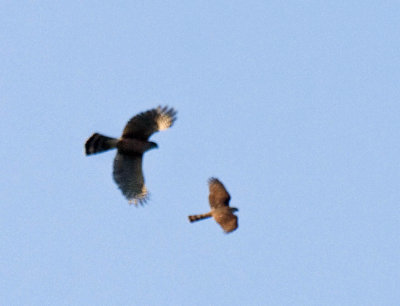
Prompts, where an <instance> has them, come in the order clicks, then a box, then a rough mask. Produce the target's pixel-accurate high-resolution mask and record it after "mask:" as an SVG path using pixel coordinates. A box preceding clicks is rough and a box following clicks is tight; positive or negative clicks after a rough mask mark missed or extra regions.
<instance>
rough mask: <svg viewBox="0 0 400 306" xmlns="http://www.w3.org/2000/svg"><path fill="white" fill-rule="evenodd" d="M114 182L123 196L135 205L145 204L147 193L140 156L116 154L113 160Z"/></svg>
mask: <svg viewBox="0 0 400 306" xmlns="http://www.w3.org/2000/svg"><path fill="white" fill-rule="evenodd" d="M113 176H114V180H115V182H116V183H117V185H118V187H119V189H121V191H122V193H123V194H124V196H125V197H126V198H127V199H128V200H129V201H130V202H134V203H135V204H137V203H138V202H139V204H143V203H145V202H146V199H147V196H148V193H147V189H146V186H145V185H144V177H143V171H142V155H134V156H130V155H125V154H120V153H117V155H116V156H115V159H114V171H113Z"/></svg>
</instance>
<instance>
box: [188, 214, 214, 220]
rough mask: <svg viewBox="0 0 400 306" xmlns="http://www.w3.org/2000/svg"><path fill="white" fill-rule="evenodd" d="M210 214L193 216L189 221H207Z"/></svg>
mask: <svg viewBox="0 0 400 306" xmlns="http://www.w3.org/2000/svg"><path fill="white" fill-rule="evenodd" d="M211 217H212V214H211V212H208V213H206V214H202V215H193V216H189V217H188V218H189V221H190V222H195V221H199V220H203V219H207V218H211Z"/></svg>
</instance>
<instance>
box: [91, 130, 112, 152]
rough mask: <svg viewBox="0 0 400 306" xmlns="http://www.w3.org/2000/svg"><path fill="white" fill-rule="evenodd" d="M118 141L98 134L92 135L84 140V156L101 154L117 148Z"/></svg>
mask: <svg viewBox="0 0 400 306" xmlns="http://www.w3.org/2000/svg"><path fill="white" fill-rule="evenodd" d="M117 142H118V139H117V138H111V137H107V136H104V135H101V134H99V133H94V134H93V135H92V136H90V137H89V139H88V140H86V143H85V153H86V155H91V154H96V153H101V152H104V151H107V150H110V149H113V148H115V147H116V146H117Z"/></svg>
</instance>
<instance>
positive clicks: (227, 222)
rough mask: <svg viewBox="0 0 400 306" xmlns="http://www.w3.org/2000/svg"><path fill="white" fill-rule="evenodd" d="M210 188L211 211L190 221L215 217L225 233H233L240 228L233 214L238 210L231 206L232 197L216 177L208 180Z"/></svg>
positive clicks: (194, 216)
mask: <svg viewBox="0 0 400 306" xmlns="http://www.w3.org/2000/svg"><path fill="white" fill-rule="evenodd" d="M208 186H209V188H210V194H209V195H208V201H209V202H210V207H211V211H210V212H208V213H206V214H201V215H192V216H189V221H190V222H195V221H199V220H203V219H207V218H211V217H213V218H214V220H215V221H217V223H219V225H220V226H221V227H222V229H223V230H224V231H225V233H230V232H233V231H234V230H235V229H237V228H238V217H237V216H236V215H234V214H233V213H234V212H236V211H238V209H237V208H235V207H230V206H229V201H230V199H231V196H230V195H229V193H228V191H227V190H226V189H225V186H224V185H223V184H222V183H221V181H219V180H218V179H216V178H214V177H212V178H210V179H209V180H208Z"/></svg>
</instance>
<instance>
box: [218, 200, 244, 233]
mask: <svg viewBox="0 0 400 306" xmlns="http://www.w3.org/2000/svg"><path fill="white" fill-rule="evenodd" d="M213 217H214V219H215V221H217V222H218V224H219V225H221V227H222V229H223V230H224V232H225V233H230V232H232V231H234V230H235V229H237V228H238V217H237V216H235V215H234V214H233V213H232V212H231V211H230V209H229V207H226V206H225V207H221V208H217V209H216V210H214V211H213Z"/></svg>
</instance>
